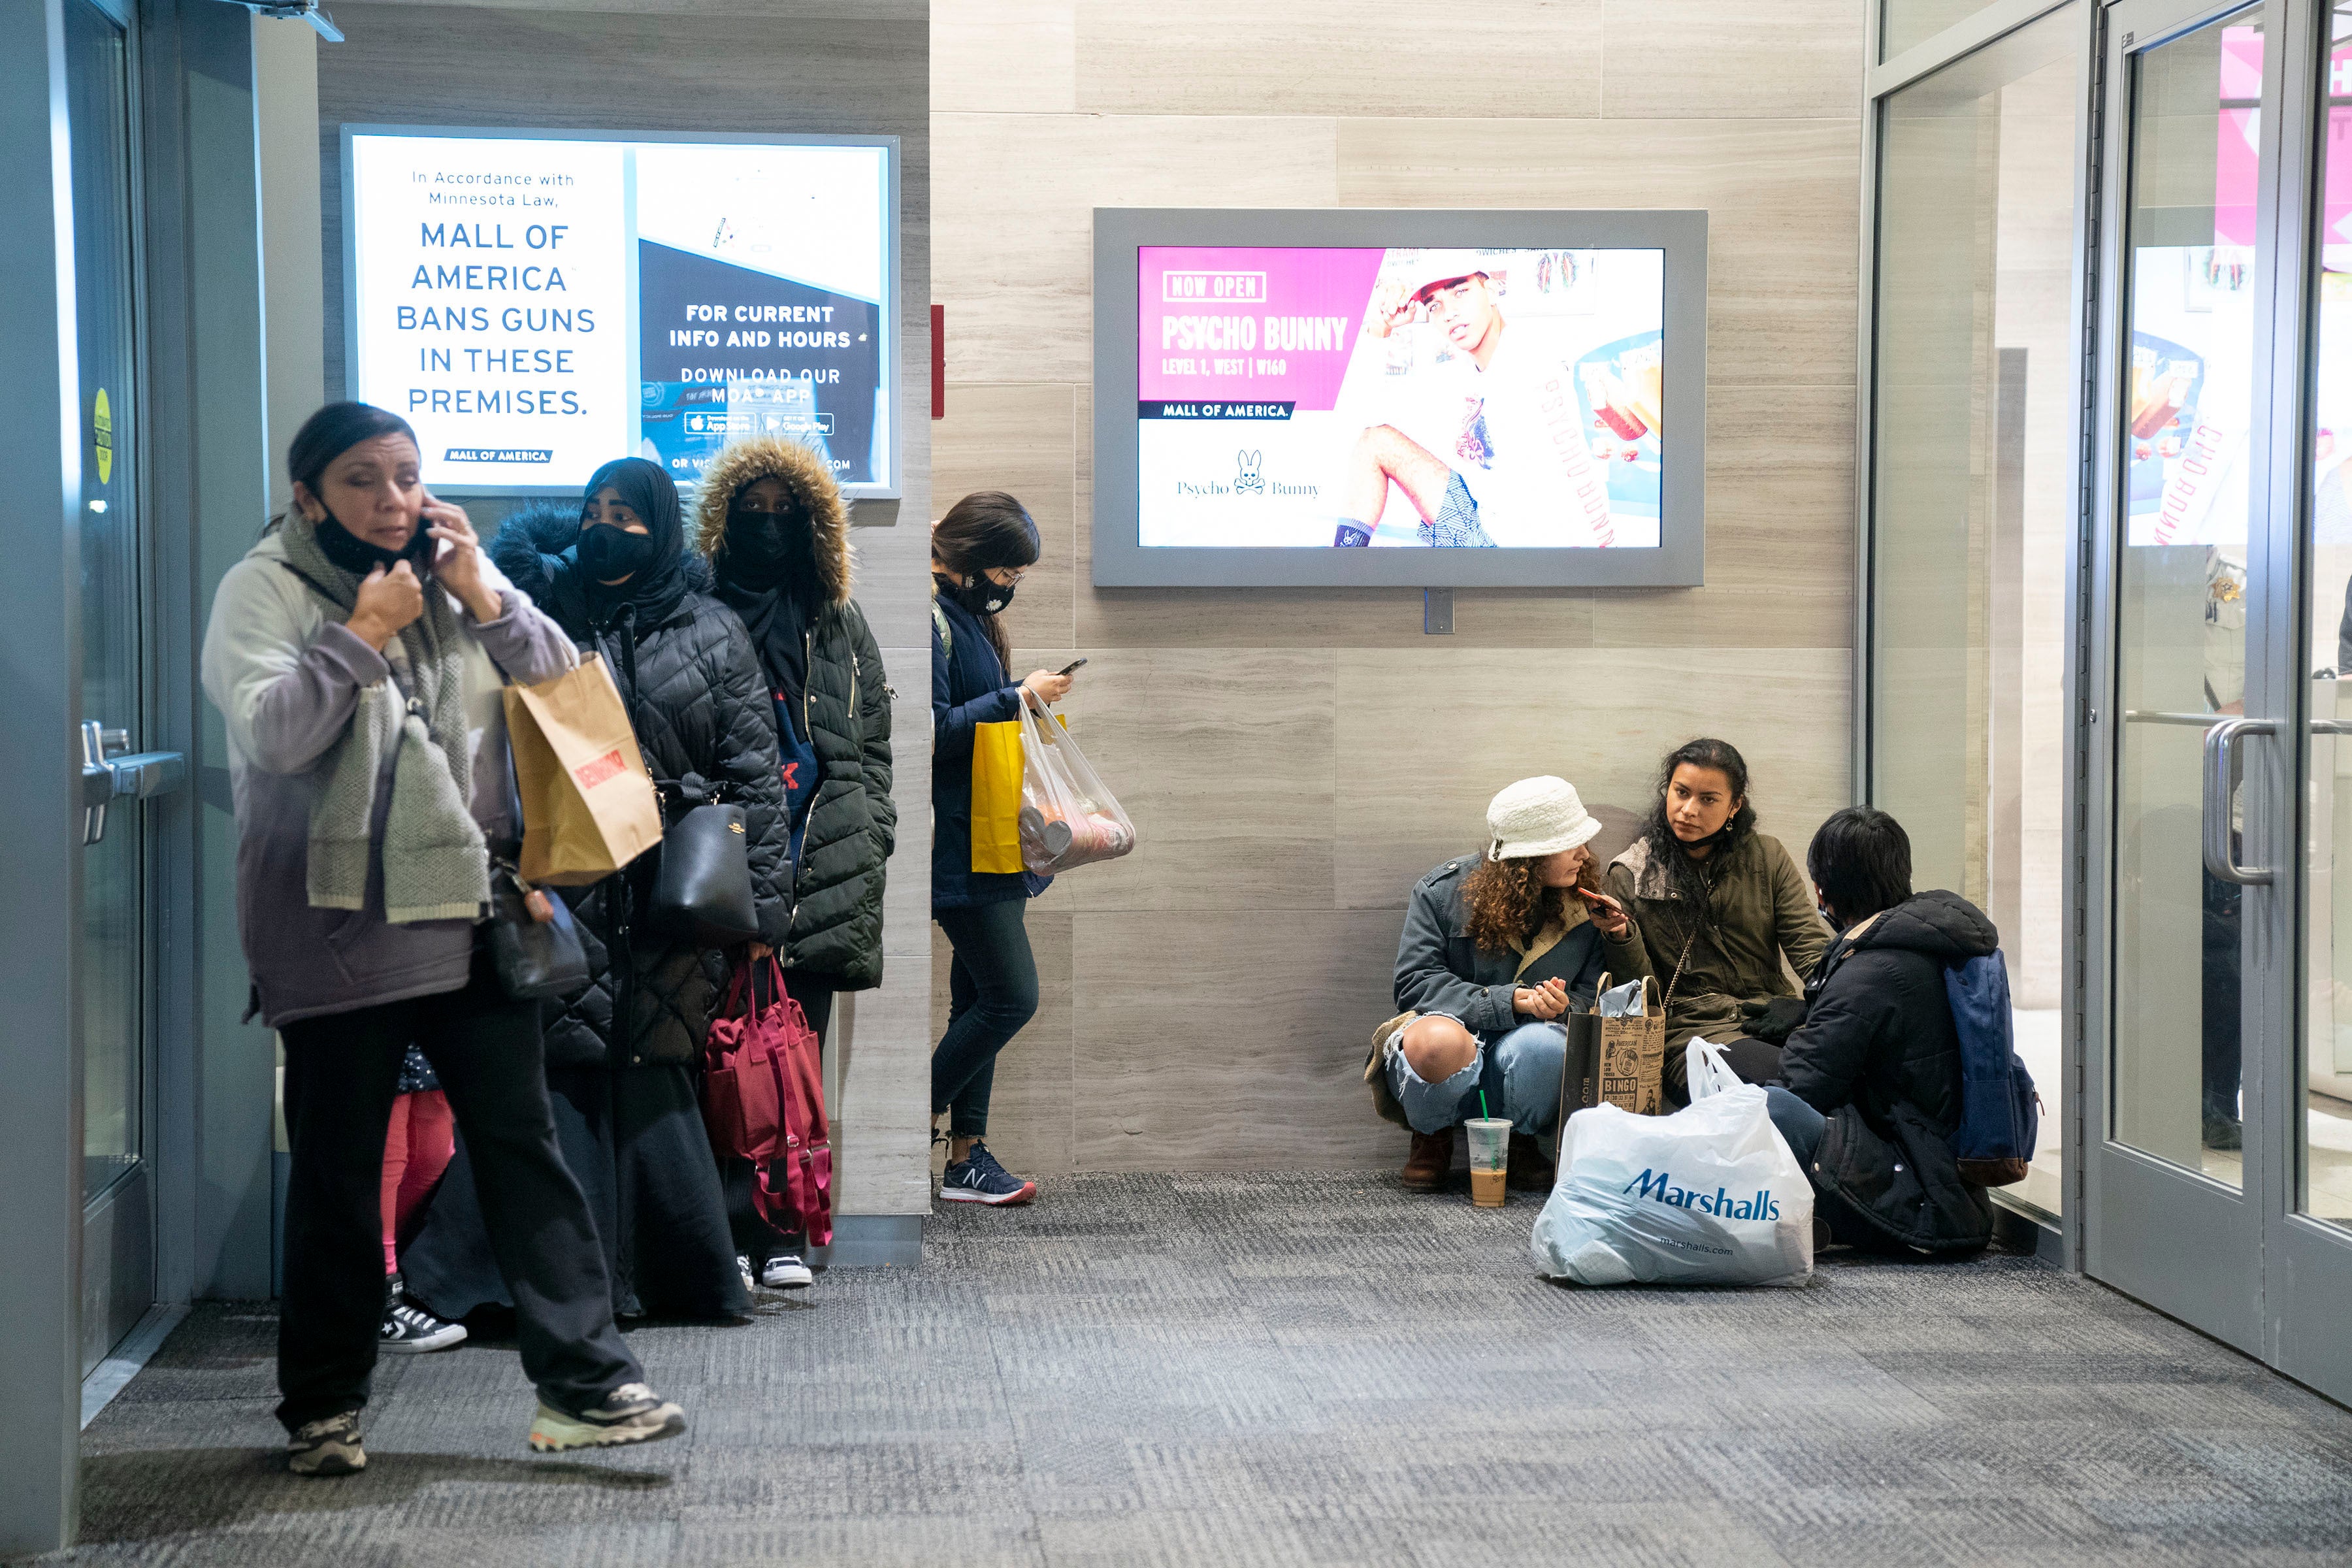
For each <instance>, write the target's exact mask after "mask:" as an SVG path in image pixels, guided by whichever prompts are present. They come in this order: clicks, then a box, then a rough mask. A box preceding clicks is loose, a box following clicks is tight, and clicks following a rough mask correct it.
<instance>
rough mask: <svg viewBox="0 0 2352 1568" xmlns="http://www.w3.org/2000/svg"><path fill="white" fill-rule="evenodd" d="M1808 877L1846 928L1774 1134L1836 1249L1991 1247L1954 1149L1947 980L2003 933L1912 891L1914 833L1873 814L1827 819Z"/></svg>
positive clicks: (1775, 1110)
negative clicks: (1807, 1181) (1791, 1157)
mask: <svg viewBox="0 0 2352 1568" xmlns="http://www.w3.org/2000/svg"><path fill="white" fill-rule="evenodd" d="M1805 868H1806V870H1807V871H1808V872H1810V873H1811V877H1812V879H1813V888H1814V891H1815V892H1816V893H1817V894H1818V895H1819V897H1820V899H1821V905H1822V914H1823V915H1824V916H1826V917H1827V918H1828V920H1829V922H1830V924H1831V925H1832V927H1833V928H1835V929H1836V931H1837V933H1838V934H1837V938H1836V940H1835V941H1833V942H1831V943H1830V945H1829V948H1828V951H1826V952H1823V953H1822V957H1821V961H1820V963H1818V964H1816V965H1815V966H1814V969H1813V973H1812V978H1811V980H1810V981H1808V982H1807V983H1806V986H1805V1005H1804V1009H1803V1015H1802V1017H1803V1021H1802V1022H1801V1024H1799V1025H1797V1026H1796V1027H1795V1028H1794V1029H1793V1030H1790V1032H1789V1033H1788V1034H1787V1035H1786V1040H1785V1044H1783V1045H1782V1047H1781V1051H1780V1076H1779V1078H1778V1079H1777V1080H1775V1081H1774V1082H1773V1083H1771V1084H1770V1085H1769V1086H1768V1087H1767V1089H1766V1092H1767V1094H1768V1096H1769V1099H1770V1101H1771V1110H1772V1124H1773V1125H1774V1126H1776V1127H1778V1128H1779V1129H1780V1135H1781V1136H1782V1137H1783V1138H1786V1139H1787V1140H1788V1141H1789V1147H1790V1150H1791V1151H1792V1152H1794V1153H1795V1154H1796V1156H1797V1163H1799V1164H1801V1165H1802V1166H1804V1167H1805V1172H1806V1174H1807V1175H1808V1176H1810V1177H1811V1180H1812V1184H1813V1192H1814V1195H1815V1200H1816V1204H1815V1208H1814V1211H1813V1212H1814V1214H1815V1215H1816V1216H1817V1217H1818V1218H1820V1219H1822V1220H1825V1221H1826V1222H1828V1225H1829V1228H1830V1234H1831V1238H1832V1240H1834V1241H1839V1242H1843V1243H1847V1244H1849V1245H1853V1246H1861V1247H1879V1248H1886V1249H1896V1250H1899V1249H1902V1248H1913V1249H1916V1250H1918V1251H1922V1252H1938V1253H1954V1252H1974V1251H1977V1250H1978V1249H1979V1248H1981V1247H1983V1246H1984V1245H1985V1244H1986V1243H1987V1242H1988V1241H1990V1239H1991V1238H1992V1200H1991V1199H1990V1197H1989V1196H1987V1195H1986V1194H1985V1191H1984V1189H1983V1188H1981V1187H1977V1186H1971V1185H1969V1184H1968V1183H1966V1182H1964V1181H1962V1180H1961V1179H1960V1173H1959V1165H1958V1161H1957V1160H1956V1159H1955V1158H1954V1157H1953V1154H1952V1148H1951V1144H1950V1142H1949V1139H1950V1137H1951V1134H1952V1132H1953V1131H1954V1130H1955V1129H1956V1128H1958V1126H1959V1123H1960V1110H1961V1102H1960V1094H1961V1089H1960V1042H1959V1035H1958V1031H1957V1030H1956V1029H1955V1028H1954V1026H1953V1024H1952V1009H1951V1004H1950V1001H1949V1000H1948V997H1947V995H1946V993H1945V989H1944V972H1945V971H1946V969H1948V968H1949V967H1950V966H1951V965H1953V964H1956V963H1966V962H1968V961H1969V959H1972V958H1980V957H1982V956H1984V955H1985V954H1987V953H1989V952H1992V951H1993V950H1994V949H1995V948H1996V947H1998V946H1999V945H2000V933H1999V932H1997V931H1994V929H1993V924H1992V921H1990V920H1988V919H1986V918H1985V914H1984V911H1983V910H1979V909H1978V908H1977V907H1976V906H1975V905H1974V904H1972V903H1970V902H1969V901H1968V900H1966V899H1963V898H1961V897H1960V896H1959V895H1958V893H1948V892H1944V891H1942V890H1940V889H1938V890H1937V891H1933V892H1926V893H1917V894H1914V893H1913V892H1912V891H1911V839H1910V837H1909V836H1908V835H1907V834H1906V833H1905V832H1904V831H1903V825H1902V824H1901V823H1899V822H1897V821H1895V818H1893V817H1892V816H1888V815H1887V814H1886V813H1885V812H1883V811H1879V810H1877V809H1875V808H1874V807H1872V806H1867V805H1857V806H1850V807H1848V808H1847V809H1846V810H1844V811H1841V812H1839V813H1838V814H1837V815H1836V816H1832V817H1831V818H1830V819H1829V820H1828V821H1827V822H1824V823H1823V824H1822V827H1821V831H1820V832H1818V833H1816V834H1815V835H1813V841H1812V844H1811V847H1809V848H1808V849H1807V850H1806V852H1805ZM1790 1016H1791V1017H1793V1009H1792V1010H1791V1015H1790ZM1786 1021H1788V1020H1782V1022H1784V1023H1785V1022H1786ZM1775 1032H1778V1031H1776V1030H1773V1029H1771V1028H1770V1027H1769V1026H1751V1027H1750V1029H1749V1033H1750V1034H1751V1035H1755V1036H1759V1037H1767V1036H1769V1034H1771V1033H1775Z"/></svg>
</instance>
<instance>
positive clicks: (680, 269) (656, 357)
mask: <svg viewBox="0 0 2352 1568" xmlns="http://www.w3.org/2000/svg"><path fill="white" fill-rule="evenodd" d="M897 153H898V148H897V143H896V141H895V139H892V138H886V137H837V138H819V137H807V138H797V139H792V140H781V141H780V140H774V139H769V138H725V137H701V136H698V137H658V136H646V135H638V134H634V133H632V134H627V135H624V134H621V133H617V132H616V133H613V134H609V135H591V134H587V133H583V132H507V131H473V130H453V129H447V128H437V127H436V128H418V127H401V126H365V125H349V126H345V127H344V128H343V169H344V201H343V213H344V225H343V232H344V246H345V248H344V305H345V316H346V321H347V333H346V342H347V348H348V356H347V360H346V371H345V384H346V388H347V395H349V396H352V397H355V398H359V399H361V400H362V401H365V402H369V403H374V404H379V405H382V406H383V407H386V408H390V409H393V410H394V411H395V412H397V413H399V414H401V415H402V416H404V417H405V418H406V419H407V420H408V421H409V423H410V424H411V425H413V426H415V429H416V433H417V438H418V441H419V443H420V444H421V446H422V447H423V451H424V458H425V481H426V483H428V484H430V485H433V486H435V487H436V488H439V489H447V490H450V491H453V492H459V493H491V494H497V493H541V492H547V491H563V490H569V489H575V488H577V487H578V486H579V485H581V484H582V483H583V482H584V481H585V480H586V479H587V478H588V476H589V474H591V473H592V472H593V471H594V469H595V468H597V467H598V466H599V465H601V464H603V463H604V462H606V461H609V460H610V459H611V458H614V457H622V456H630V455H634V456H637V457H643V458H650V459H652V460H654V461H656V462H658V463H660V464H661V465H662V466H663V467H664V468H667V469H668V470H669V472H670V474H671V475H672V476H673V477H674V478H675V479H677V481H678V483H679V484H680V485H681V486H686V487H689V488H690V487H691V486H692V485H693V484H694V482H695V480H696V479H698V478H699V476H700V475H701V472H702V470H703V468H705V466H707V465H708V464H709V461H710V459H711V458H712V457H714V456H715V455H716V454H717V453H718V451H719V448H720V447H723V446H725V445H726V443H727V442H728V441H729V440H730V438H732V437H739V436H749V435H782V436H784V437H789V438H791V439H793V440H796V441H799V442H802V443H803V444H804V445H806V446H808V447H811V448H813V449H814V450H815V451H816V452H818V453H819V454H820V455H822V456H823V457H824V458H825V459H826V461H827V462H828V463H830V464H831V466H832V468H833V472H834V475H835V479H837V480H838V481H839V482H840V484H841V487H842V489H843V490H844V492H845V493H846V494H849V495H852V496H891V495H896V494H898V427H897V423H896V418H895V414H896V408H895V399H896V395H897V382H898V366H897V337H898V331H897V309H898V302H897V293H898V289H897V279H898V226H897V217H898V158H897Z"/></svg>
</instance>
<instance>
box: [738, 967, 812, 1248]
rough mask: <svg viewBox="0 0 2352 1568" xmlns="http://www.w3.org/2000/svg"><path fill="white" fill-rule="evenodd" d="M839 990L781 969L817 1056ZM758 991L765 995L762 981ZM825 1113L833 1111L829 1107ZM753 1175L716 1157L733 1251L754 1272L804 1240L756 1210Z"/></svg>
mask: <svg viewBox="0 0 2352 1568" xmlns="http://www.w3.org/2000/svg"><path fill="white" fill-rule="evenodd" d="M840 989H841V988H840V987H839V986H838V985H836V984H835V983H834V980H833V977H832V976H831V975H824V974H812V973H809V972H808V971H806V970H803V969H787V970H785V971H784V994H785V995H787V996H789V997H791V998H792V999H793V1001H795V1002H797V1003H799V1004H800V1005H801V1011H802V1012H803V1013H805V1014H806V1015H808V1023H809V1027H810V1028H811V1029H814V1031H816V1049H817V1055H818V1057H819V1058H823V1056H824V1046H825V1042H826V1041H827V1040H828V1039H830V1038H831V1037H832V1035H833V999H834V997H835V994H838V993H839V991H840ZM760 994H761V995H762V996H764V995H766V994H767V988H766V986H765V985H764V984H762V985H761V991H760ZM826 1114H827V1115H828V1116H830V1115H831V1114H832V1108H831V1107H830V1106H828V1107H827V1108H826ZM753 1176H754V1170H753V1167H752V1164H751V1161H749V1160H736V1159H730V1157H728V1156H727V1155H724V1154H722V1155H720V1156H719V1184H721V1185H722V1186H724V1187H725V1188H726V1189H727V1226H728V1228H729V1229H730V1230H732V1231H733V1232H734V1233H735V1250H736V1251H737V1252H739V1253H741V1254H742V1255H743V1257H744V1258H747V1259H748V1260H750V1262H751V1268H752V1271H753V1272H754V1273H757V1272H758V1271H759V1269H760V1268H761V1267H762V1266H763V1265H765V1264H766V1262H767V1261H768V1259H769V1258H772V1257H774V1256H775V1255H776V1254H777V1253H779V1252H796V1251H798V1250H799V1248H800V1247H801V1246H802V1245H803V1243H802V1238H801V1237H787V1236H785V1235H784V1234H783V1233H782V1232H781V1231H779V1230H777V1229H776V1227H775V1226H772V1225H770V1224H769V1223H768V1222H767V1221H766V1220H763V1219H761V1217H760V1211H759V1209H758V1208H757V1207H756V1206H754V1205H753V1204H752V1202H751V1188H752V1181H753Z"/></svg>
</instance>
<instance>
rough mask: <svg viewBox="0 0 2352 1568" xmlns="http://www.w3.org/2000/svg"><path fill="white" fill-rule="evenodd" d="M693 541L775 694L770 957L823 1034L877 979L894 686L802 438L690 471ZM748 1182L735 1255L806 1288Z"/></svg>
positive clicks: (894, 838)
mask: <svg viewBox="0 0 2352 1568" xmlns="http://www.w3.org/2000/svg"><path fill="white" fill-rule="evenodd" d="M695 542H696V544H697V545H698V547H699V548H700V550H701V551H702V552H703V554H705V555H706V556H708V557H709V560H710V565H711V569H712V571H713V573H714V574H715V576H716V580H717V592H718V596H719V600H720V601H721V602H722V603H723V604H725V605H727V606H728V607H729V608H730V609H732V610H733V611H734V612H735V613H736V614H737V615H738V616H741V617H742V620H743V624H744V626H747V627H749V628H750V630H751V641H752V644H753V646H755V647H757V648H758V649H759V654H760V665H761V669H762V670H763V671H764V672H765V675H766V679H767V682H768V690H769V692H770V693H771V695H772V700H773V707H772V712H773V714H774V719H775V731H776V737H777V747H778V752H779V754H780V756H781V758H782V785H783V796H784V802H785V808H786V811H787V813H788V815H789V817H790V820H791V832H792V864H793V883H792V889H791V899H790V904H791V909H792V925H791V929H790V931H787V932H786V933H785V935H784V937H783V939H782V941H781V942H777V943H776V947H777V949H778V954H777V956H778V957H779V958H780V959H781V960H782V963H783V968H784V989H785V991H786V992H787V993H788V994H790V995H791V996H792V997H793V1000H795V1001H797V1002H798V1003H799V1004H800V1005H801V1007H802V1010H803V1012H805V1013H806V1014H807V1015H808V1021H809V1025H810V1026H811V1027H812V1028H814V1030H815V1031H816V1034H817V1039H818V1040H819V1042H820V1043H822V1042H823V1041H824V1039H825V1038H826V1037H827V1036H828V1032H829V1029H830V1026H831V1020H832V1017H833V998H834V995H835V993H837V992H842V991H865V990H870V989H871V988H873V987H874V986H877V985H879V984H882V882H883V868H884V864H885V862H887V860H888V858H889V856H890V851H891V850H892V849H893V848H894V847H896V845H897V843H898V807H897V805H894V804H893V803H892V802H891V799H890V698H891V690H890V688H889V686H888V684H887V677H886V676H885V675H884V673H883V669H882V655H881V652H880V650H879V649H878V648H877V647H875V643H874V634H873V632H872V631H871V630H869V629H868V628H867V626H866V616H865V612H863V611H862V610H860V609H859V608H858V607H857V601H856V600H855V599H852V598H851V597H850V596H849V588H850V577H851V568H852V565H853V560H854V557H853V552H851V550H850V545H849V512H848V509H847V508H846V507H845V506H844V505H843V504H842V500H841V491H840V489H838V488H837V487H836V486H835V484H834V482H833V475H832V472H831V471H830V470H829V469H828V468H826V467H825V462H824V458H820V457H818V456H817V455H816V454H815V453H814V452H812V451H810V450H809V449H808V448H807V447H803V446H801V445H800V444H799V443H797V442H794V441H787V440H784V439H782V437H772V436H770V437H756V438H754V439H751V440H748V441H736V442H732V443H730V445H729V446H728V447H727V448H726V449H725V450H724V451H722V452H720V453H719V456H718V458H716V459H714V460H713V461H712V463H711V465H710V467H709V468H707V469H705V470H704V471H703V475H702V481H701V485H700V488H699V491H698V495H697V497H696V500H695ZM728 1196H729V1205H730V1212H732V1213H733V1214H734V1215H735V1217H736V1237H737V1239H738V1240H739V1241H740V1243H741V1246H740V1247H739V1250H740V1251H741V1252H742V1253H744V1254H745V1256H746V1258H747V1259H748V1260H749V1261H750V1262H751V1263H752V1264H753V1265H756V1266H757V1267H758V1274H759V1279H760V1280H761V1283H762V1284H767V1285H779V1286H793V1285H804V1284H806V1283H808V1278H809V1276H808V1270H807V1269H806V1268H804V1267H803V1265H802V1263H801V1260H800V1257H799V1254H798V1253H797V1251H795V1250H794V1249H793V1247H792V1245H791V1244H790V1242H789V1240H788V1238H783V1237H778V1236H776V1235H775V1233H774V1232H772V1230H770V1229H769V1228H768V1226H766V1225H765V1224H763V1223H761V1221H760V1220H759V1219H758V1218H756V1217H755V1216H754V1215H753V1214H752V1211H751V1166H750V1165H749V1164H748V1163H741V1162H734V1163H730V1170H729V1174H728ZM763 1259H764V1261H762V1260H763Z"/></svg>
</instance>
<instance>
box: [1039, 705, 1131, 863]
mask: <svg viewBox="0 0 2352 1568" xmlns="http://www.w3.org/2000/svg"><path fill="white" fill-rule="evenodd" d="M1021 699H1022V700H1021V760H1022V768H1021V816H1020V826H1021V863H1022V864H1023V865H1024V866H1025V867H1027V868H1029V869H1030V870H1032V871H1035V872H1039V873H1041V874H1043V875H1046V876H1051V875H1053V874H1054V873H1055V872H1059V871H1066V870H1069V869H1070V868H1072V867H1074V866H1084V865H1087V864H1089V863H1091V862H1093V861H1096V860H1116V859H1117V858H1118V857H1120V856H1122V855H1124V854H1126V853H1127V852H1128V851H1129V850H1130V849H1132V848H1134V847H1135V824H1134V823H1132V822H1130V821H1129V820H1128V816H1127V813H1126V812H1125V811H1124V810H1122V809H1121V808H1120V806H1119V804H1118V800H1117V799H1116V798H1115V797H1114V796H1113V795H1111V793H1110V790H1109V789H1108V787H1107V786H1106V785H1105V784H1103V782H1102V778H1101V776H1100V775H1099V774H1097V773H1096V772H1095V770H1094V765H1093V764H1092V763H1088V762H1087V758H1086V753H1085V752H1081V751H1079V750H1078V743H1077V742H1076V741H1074V740H1072V739H1070V732H1069V731H1067V730H1066V729H1064V728H1063V727H1062V726H1061V725H1060V724H1059V723H1057V722H1055V720H1054V719H1053V718H1052V717H1051V716H1050V715H1049V713H1048V712H1047V710H1046V708H1045V704H1044V703H1042V702H1039V701H1037V700H1035V699H1034V698H1033V697H1031V696H1030V694H1029V693H1028V692H1027V691H1025V690H1024V691H1023V692H1022V694H1021Z"/></svg>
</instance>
